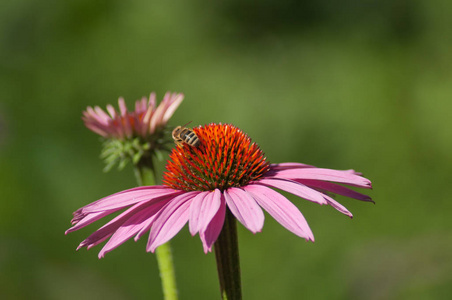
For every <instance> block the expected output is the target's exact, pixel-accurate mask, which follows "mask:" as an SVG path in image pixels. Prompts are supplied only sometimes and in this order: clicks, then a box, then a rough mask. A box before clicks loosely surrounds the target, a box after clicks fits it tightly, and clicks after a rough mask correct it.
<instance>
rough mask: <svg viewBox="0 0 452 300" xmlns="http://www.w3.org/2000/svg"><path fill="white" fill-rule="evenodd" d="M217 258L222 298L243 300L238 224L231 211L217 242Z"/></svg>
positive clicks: (227, 211)
mask: <svg viewBox="0 0 452 300" xmlns="http://www.w3.org/2000/svg"><path fill="white" fill-rule="evenodd" d="M215 258H216V261H217V269H218V278H219V280H220V292H221V298H222V299H223V300H226V299H227V300H240V299H242V290H241V282H240V259H239V244H238V239H237V223H236V219H235V217H234V215H233V214H232V213H231V212H230V211H229V209H227V210H226V216H225V220H224V225H223V229H222V230H221V233H220V236H219V237H218V239H217V241H216V242H215Z"/></svg>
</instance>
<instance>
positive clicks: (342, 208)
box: [323, 194, 353, 218]
mask: <svg viewBox="0 0 452 300" xmlns="http://www.w3.org/2000/svg"><path fill="white" fill-rule="evenodd" d="M323 198H325V200H326V201H327V202H328V205H331V206H332V207H334V208H335V209H336V210H337V211H339V212H341V213H343V214H344V215H346V216H349V217H350V218H353V215H352V213H351V212H350V211H348V209H347V208H346V207H345V206H343V205H342V204H340V203H339V202H337V201H336V200H334V199H333V198H331V197H330V196H328V195H326V194H323Z"/></svg>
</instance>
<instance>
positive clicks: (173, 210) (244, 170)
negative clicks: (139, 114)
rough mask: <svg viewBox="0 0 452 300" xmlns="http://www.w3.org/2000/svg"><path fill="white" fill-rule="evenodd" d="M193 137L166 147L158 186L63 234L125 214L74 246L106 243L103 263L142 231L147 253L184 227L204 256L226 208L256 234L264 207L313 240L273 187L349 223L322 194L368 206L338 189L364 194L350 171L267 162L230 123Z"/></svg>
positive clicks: (120, 198) (112, 203) (364, 183)
mask: <svg viewBox="0 0 452 300" xmlns="http://www.w3.org/2000/svg"><path fill="white" fill-rule="evenodd" d="M193 131H194V132H195V133H196V135H197V136H198V138H199V140H200V145H199V146H198V147H192V146H189V145H187V144H183V145H181V146H178V147H176V148H174V149H173V151H172V153H171V155H170V161H169V162H168V164H167V167H166V169H167V171H166V172H165V174H164V177H163V178H164V185H163V186H144V187H138V188H134V189H130V190H126V191H123V192H119V193H116V194H114V195H111V196H108V197H105V198H103V199H100V200H98V201H96V202H93V203H91V204H89V205H87V206H85V207H82V208H80V209H79V210H77V211H76V212H75V213H74V218H73V219H72V224H73V225H74V226H73V227H72V228H70V229H69V230H68V231H67V232H66V233H68V232H72V231H75V230H78V229H80V228H82V227H85V226H86V225H88V224H91V223H92V222H94V221H96V220H99V219H101V218H103V217H104V216H106V215H109V214H111V213H113V212H116V211H118V210H121V209H125V208H127V209H126V210H125V211H124V212H122V213H121V214H120V215H118V216H117V217H115V218H114V219H113V220H111V221H110V222H108V223H107V224H106V225H104V226H103V227H101V228H100V229H99V230H97V231H96V232H94V233H93V234H92V235H91V236H89V237H88V238H87V239H85V240H84V241H83V242H82V243H81V244H80V245H79V247H78V248H81V247H87V248H88V249H89V248H91V247H93V246H95V245H97V244H99V243H101V242H103V241H105V240H106V239H108V238H110V239H109V241H108V242H107V243H106V245H105V246H104V247H103V249H102V250H101V251H100V253H99V257H103V256H104V254H105V253H106V252H109V251H111V250H113V249H114V248H116V247H118V246H119V245H121V244H122V243H124V242H125V241H126V240H128V239H130V238H131V237H133V236H135V240H138V239H139V238H140V237H141V236H143V235H144V234H145V233H147V232H149V239H148V243H147V247H146V250H147V251H152V252H153V251H154V250H155V249H156V248H157V247H158V246H160V245H162V244H164V243H165V242H167V241H169V240H170V239H171V238H172V237H173V236H175V235H176V234H177V233H178V232H179V231H180V230H181V228H182V227H183V226H184V225H185V224H186V223H187V222H188V223H189V230H190V233H191V234H192V235H195V234H196V233H199V236H200V238H201V241H202V243H203V247H204V252H206V253H207V252H209V251H211V249H212V245H213V244H214V242H215V241H216V239H217V237H218V236H219V234H220V232H221V229H222V226H223V222H224V218H225V213H226V209H229V210H230V211H231V212H232V214H233V215H234V216H235V217H236V218H237V220H239V222H240V223H242V224H243V225H244V226H245V227H246V228H247V229H248V230H250V231H251V232H253V233H256V232H260V231H261V230H262V227H263V225H264V213H263V211H262V208H263V209H264V210H266V211H267V212H268V213H269V214H270V215H271V216H272V217H273V218H275V219H276V220H277V221H278V222H279V223H280V224H281V225H282V226H284V227H285V228H286V229H288V230H289V231H291V232H293V233H294V234H296V235H298V236H300V237H302V238H305V239H306V240H308V241H314V236H313V234H312V231H311V229H310V228H309V225H308V223H307V222H306V220H305V218H304V217H303V215H302V214H301V212H300V211H299V210H298V208H297V207H296V206H295V205H294V204H292V203H291V202H290V201H289V200H288V199H287V198H286V197H284V196H283V195H281V194H280V193H279V192H277V191H275V190H274V189H278V190H283V191H286V192H289V193H292V194H294V195H296V196H299V197H301V198H304V199H306V200H308V201H311V202H315V203H318V204H327V205H331V206H332V207H334V208H335V209H336V210H338V211H340V212H341V213H343V214H345V215H347V216H349V217H352V214H351V213H350V212H349V211H348V210H347V209H346V208H345V207H344V206H342V205H341V204H339V203H338V202H337V201H335V200H334V199H333V198H331V196H329V195H327V194H326V192H330V193H335V194H339V195H344V196H347V197H351V198H354V199H358V200H362V201H371V202H372V200H371V198H370V197H368V196H366V195H364V194H361V193H358V192H356V191H354V190H352V189H350V188H348V187H345V186H344V185H349V186H355V187H361V188H371V183H370V181H369V180H368V179H366V178H364V177H362V176H361V174H359V173H357V172H355V171H353V170H345V171H339V170H331V169H323V168H316V167H314V166H310V165H305V164H301V163H281V164H269V163H268V162H267V160H266V158H265V157H264V153H263V152H262V151H261V150H260V148H259V147H258V146H257V144H255V143H252V142H251V139H250V138H249V137H248V136H247V135H246V134H245V133H243V132H242V131H241V130H240V129H238V128H237V127H235V126H233V125H229V124H209V125H205V126H202V127H198V128H193Z"/></svg>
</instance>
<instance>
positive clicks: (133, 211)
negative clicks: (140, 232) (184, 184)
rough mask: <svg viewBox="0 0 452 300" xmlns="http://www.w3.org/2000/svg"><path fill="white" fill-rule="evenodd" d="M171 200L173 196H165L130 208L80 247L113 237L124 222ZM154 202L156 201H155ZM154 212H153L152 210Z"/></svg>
mask: <svg viewBox="0 0 452 300" xmlns="http://www.w3.org/2000/svg"><path fill="white" fill-rule="evenodd" d="M170 199H171V196H163V197H160V198H156V199H155V201H152V200H148V201H142V202H139V203H136V204H135V205H134V206H132V207H130V208H129V209H127V210H126V211H124V212H122V213H121V214H119V215H118V216H116V217H115V218H113V220H111V221H110V222H108V223H107V224H105V225H104V226H102V227H101V228H99V229H98V230H96V231H95V232H94V233H92V234H91V235H90V236H89V237H88V238H86V239H85V240H84V241H83V242H82V243H81V244H80V246H79V248H80V247H87V246H88V247H89V246H90V245H91V244H94V243H96V245H97V244H98V243H99V240H102V239H105V237H106V236H111V235H112V234H113V233H114V232H115V231H116V230H118V228H119V227H121V226H122V225H123V224H124V222H126V221H127V220H128V219H130V218H131V217H133V216H134V215H135V214H137V213H140V212H141V211H142V210H143V209H146V208H148V207H152V206H157V208H156V209H157V210H158V209H159V208H161V206H162V205H161V203H160V202H165V203H166V202H168V200H170ZM153 200H154V199H153ZM151 211H152V210H151Z"/></svg>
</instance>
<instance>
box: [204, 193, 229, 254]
mask: <svg viewBox="0 0 452 300" xmlns="http://www.w3.org/2000/svg"><path fill="white" fill-rule="evenodd" d="M225 215H226V200H225V198H224V195H223V194H221V195H220V207H219V209H218V211H217V213H216V214H215V216H214V217H213V218H212V220H211V221H210V223H209V225H207V228H206V229H205V230H204V229H201V230H200V232H199V237H200V238H201V241H202V246H203V249H204V253H207V252H211V251H212V246H213V244H214V243H215V242H216V241H217V239H218V236H219V235H220V233H221V230H222V229H223V224H224V218H225Z"/></svg>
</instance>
